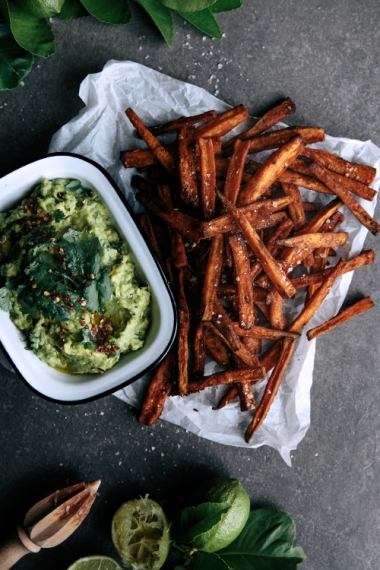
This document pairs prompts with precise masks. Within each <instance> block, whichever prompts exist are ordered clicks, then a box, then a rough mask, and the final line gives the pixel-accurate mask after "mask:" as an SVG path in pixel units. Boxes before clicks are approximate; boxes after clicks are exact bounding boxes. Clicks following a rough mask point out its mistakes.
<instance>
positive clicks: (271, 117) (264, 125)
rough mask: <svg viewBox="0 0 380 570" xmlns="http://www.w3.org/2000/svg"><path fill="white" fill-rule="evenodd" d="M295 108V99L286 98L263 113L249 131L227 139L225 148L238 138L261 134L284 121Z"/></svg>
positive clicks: (245, 138) (244, 139) (244, 138)
mask: <svg viewBox="0 0 380 570" xmlns="http://www.w3.org/2000/svg"><path fill="white" fill-rule="evenodd" d="M295 110H296V106H295V104H294V103H293V101H292V100H291V99H290V98H288V99H285V101H282V103H280V104H279V105H276V107H273V109H270V110H269V111H267V113H265V115H263V116H262V117H261V118H260V119H258V121H256V123H255V124H254V125H253V126H252V127H250V128H249V129H248V130H247V131H244V133H241V134H240V135H236V137H233V138H232V139H230V140H229V141H227V143H226V144H225V145H224V148H230V147H232V146H233V145H234V142H235V141H236V140H237V139H240V140H242V141H246V140H247V139H250V138H251V137H255V136H257V135H260V134H261V133H263V132H265V131H267V130H268V129H270V128H271V127H273V126H274V125H276V124H277V123H279V122H280V121H283V120H284V119H285V118H286V117H289V115H292V114H293V113H294V112H295Z"/></svg>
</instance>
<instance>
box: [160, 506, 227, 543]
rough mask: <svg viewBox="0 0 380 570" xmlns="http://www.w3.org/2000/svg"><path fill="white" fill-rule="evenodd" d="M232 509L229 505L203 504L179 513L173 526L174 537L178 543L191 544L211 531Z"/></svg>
mask: <svg viewBox="0 0 380 570" xmlns="http://www.w3.org/2000/svg"><path fill="white" fill-rule="evenodd" d="M230 508H231V505H230V504H229V503H201V504H200V505H197V506H196V507H186V508H184V509H183V510H182V511H180V512H179V514H178V516H177V518H176V519H175V521H174V522H173V525H172V529H171V532H172V537H173V539H174V540H175V541H176V542H184V543H186V544H191V543H193V542H194V540H195V539H196V538H197V537H199V536H200V535H201V534H203V533H205V532H207V531H209V530H211V529H212V528H213V527H214V526H215V525H217V524H218V523H219V521H220V520H221V518H222V516H223V515H224V514H225V513H227V511H228V510H229V509H230Z"/></svg>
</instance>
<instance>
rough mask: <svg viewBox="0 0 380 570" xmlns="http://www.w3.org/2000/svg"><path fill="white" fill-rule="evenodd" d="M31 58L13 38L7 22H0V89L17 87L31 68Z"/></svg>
mask: <svg viewBox="0 0 380 570" xmlns="http://www.w3.org/2000/svg"><path fill="white" fill-rule="evenodd" d="M33 59H34V57H33V55H32V54H31V53H29V52H27V51H25V50H24V49H23V48H22V47H20V46H19V45H18V43H17V42H16V41H15V40H14V38H13V36H12V33H11V30H10V29H9V26H8V24H6V23H5V22H2V23H0V90H1V91H3V90H4V89H14V88H15V87H17V86H18V85H19V84H20V82H21V81H22V80H23V79H24V77H26V76H27V75H28V73H29V72H30V70H31V69H32V65H33Z"/></svg>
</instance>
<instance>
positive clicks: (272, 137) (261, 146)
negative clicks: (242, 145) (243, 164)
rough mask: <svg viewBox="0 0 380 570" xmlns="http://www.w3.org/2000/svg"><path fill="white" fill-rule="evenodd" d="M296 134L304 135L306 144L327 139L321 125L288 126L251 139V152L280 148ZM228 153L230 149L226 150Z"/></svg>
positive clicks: (303, 138)
mask: <svg viewBox="0 0 380 570" xmlns="http://www.w3.org/2000/svg"><path fill="white" fill-rule="evenodd" d="M296 135H299V136H301V137H302V140H303V142H304V144H311V143H314V142H321V141H323V140H324V139H325V131H324V130H323V129H321V128H319V127H298V126H297V127H286V128H285V129H280V130H278V131H273V132H271V133H265V134H263V135H260V136H258V137H255V138H252V139H250V144H249V151H248V153H249V154H252V153H255V152H261V151H263V150H272V149H274V148H279V147H280V146H282V145H283V144H285V143H287V142H289V141H290V139H291V138H292V137H294V136H296ZM226 153H227V154H228V149H227V151H226Z"/></svg>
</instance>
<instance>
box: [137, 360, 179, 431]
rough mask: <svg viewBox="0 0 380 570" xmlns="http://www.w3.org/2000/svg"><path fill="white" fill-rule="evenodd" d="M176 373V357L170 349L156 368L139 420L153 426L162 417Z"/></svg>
mask: <svg viewBox="0 0 380 570" xmlns="http://www.w3.org/2000/svg"><path fill="white" fill-rule="evenodd" d="M175 375H176V359H175V353H174V351H173V350H170V351H169V352H168V354H167V355H166V356H165V358H164V359H163V360H162V362H161V364H159V365H158V367H157V368H156V370H155V373H154V375H153V378H152V380H151V381H150V384H149V386H148V390H147V392H146V394H145V398H144V401H143V403H142V406H141V410H140V413H139V415H138V421H139V422H140V423H142V424H145V425H147V426H151V425H152V424H154V422H155V421H156V420H157V419H158V418H159V417H160V415H161V412H162V410H163V408H164V404H165V401H166V398H167V397H168V396H169V394H170V391H171V389H172V386H173V383H174V379H175Z"/></svg>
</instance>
